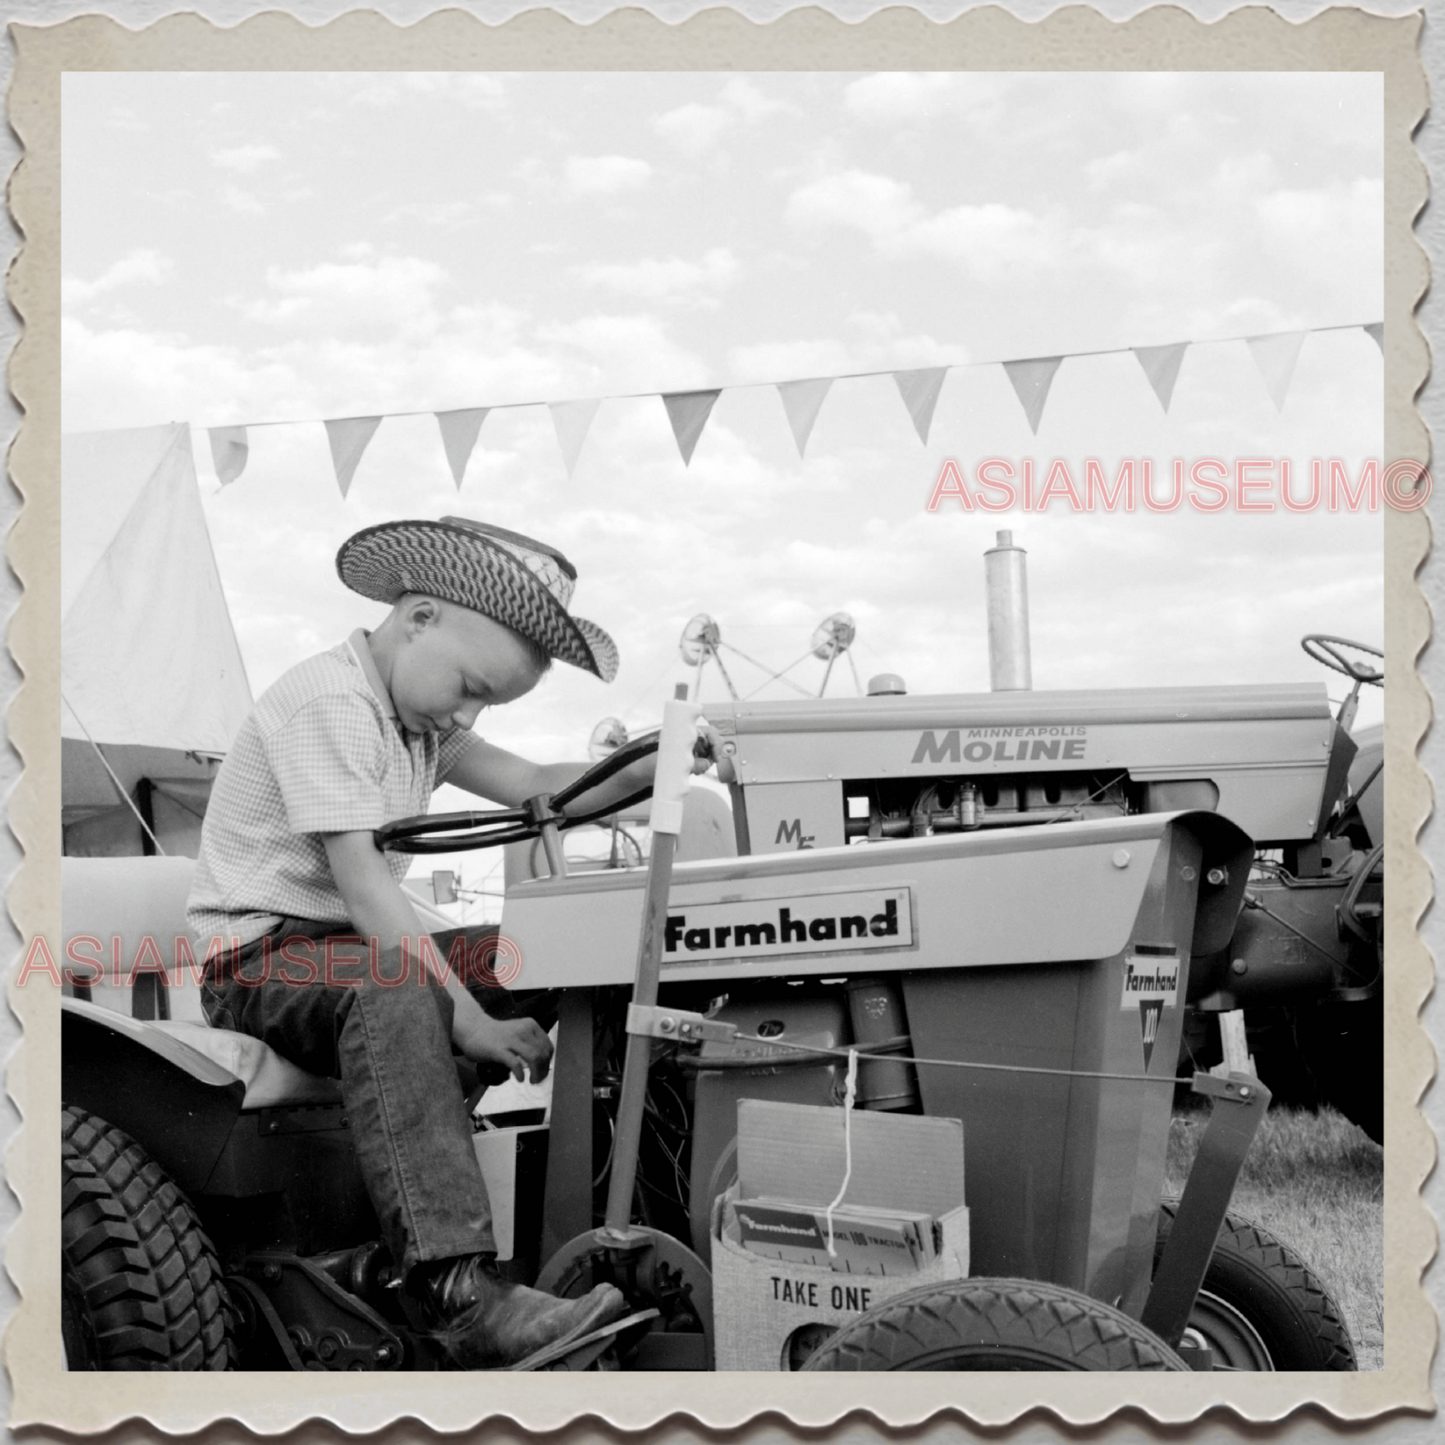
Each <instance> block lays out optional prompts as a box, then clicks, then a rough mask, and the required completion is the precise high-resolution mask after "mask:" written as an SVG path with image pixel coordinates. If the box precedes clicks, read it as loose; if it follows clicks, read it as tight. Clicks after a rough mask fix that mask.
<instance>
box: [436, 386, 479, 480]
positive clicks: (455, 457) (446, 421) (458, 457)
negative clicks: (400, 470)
mask: <svg viewBox="0 0 1445 1445" xmlns="http://www.w3.org/2000/svg"><path fill="white" fill-rule="evenodd" d="M490 410H491V407H488V406H472V407H467V408H466V409H465V410H464V411H439V412H437V414H436V419H437V425H438V426H439V427H440V428H441V430H442V447H443V448H444V449H445V451H446V454H447V465H448V466H449V467H450V468H451V469H452V480H453V481H454V482H455V483H456V484H457V491H461V489H462V477H463V476H465V475H466V470H467V463H468V462H469V461H470V460H471V456H472V450H473V448H475V446H476V444H477V433H478V432H480V431H481V429H482V423H483V422H484V421H486V419H487V413H488V412H489V411H490Z"/></svg>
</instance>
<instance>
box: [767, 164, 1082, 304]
mask: <svg viewBox="0 0 1445 1445" xmlns="http://www.w3.org/2000/svg"><path fill="white" fill-rule="evenodd" d="M787 216H788V219H789V220H790V221H792V222H793V223H794V224H795V225H800V226H813V227H823V226H842V227H846V228H849V229H852V230H857V231H861V232H862V233H863V234H864V235H866V236H868V237H869V238H870V239H871V240H872V241H873V243H874V245H875V246H876V247H877V249H878V250H879V251H880V252H882V253H883V254H884V255H885V256H889V257H892V258H905V257H911V256H937V257H939V258H941V259H943V260H947V261H953V262H955V263H957V264H958V265H960V266H962V267H963V268H964V269H965V270H967V271H969V272H971V273H973V274H974V275H976V276H980V277H985V278H986V277H990V276H993V275H995V274H996V273H998V272H1000V271H1002V270H1004V269H1006V268H1013V267H1018V266H1054V265H1057V264H1058V262H1059V261H1061V260H1062V259H1063V256H1064V252H1065V250H1066V249H1067V247H1066V244H1065V238H1064V236H1063V235H1062V234H1061V231H1060V228H1059V227H1058V226H1057V225H1056V224H1055V223H1052V222H1050V221H1047V220H1045V219H1042V218H1040V217H1038V216H1036V215H1034V214H1033V213H1032V212H1031V211H1028V210H1025V209H1023V208H1021V207H1017V206H1009V205H1005V204H1003V203H1002V202H998V201H989V202H986V203H985V204H983V205H962V206H951V207H949V208H947V209H945V210H942V211H937V212H934V213H930V212H929V211H928V210H927V209H926V208H925V207H924V206H923V205H921V204H920V203H919V202H918V201H916V200H915V199H914V197H913V191H912V188H911V187H910V186H909V185H907V184H906V183H905V182H903V181H896V180H893V179H892V178H891V177H889V176H880V175H875V174H872V173H870V172H867V171H860V170H848V171H842V172H838V173H835V174H833V175H829V176H823V177H821V178H820V179H818V180H816V181H811V182H809V183H808V184H807V185H805V186H803V187H801V188H800V189H799V190H797V191H795V192H794V193H793V195H792V197H791V198H790V199H789V201H788V207H787Z"/></svg>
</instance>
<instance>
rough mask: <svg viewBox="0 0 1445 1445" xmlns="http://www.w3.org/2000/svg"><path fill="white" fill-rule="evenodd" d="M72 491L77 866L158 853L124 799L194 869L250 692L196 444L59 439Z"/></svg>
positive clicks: (64, 614) (66, 538)
mask: <svg viewBox="0 0 1445 1445" xmlns="http://www.w3.org/2000/svg"><path fill="white" fill-rule="evenodd" d="M60 486H61V529H60V617H61V625H60V652H61V665H60V677H61V684H60V686H61V707H60V712H61V725H60V732H61V739H62V742H61V794H62V803H63V807H64V821H65V839H66V841H65V851H66V852H67V853H127V852H132V853H133V852H141V851H143V850H144V851H149V849H150V844H149V840H147V839H145V838H144V834H143V832H142V830H141V827H140V824H139V822H138V821H137V819H136V816H135V811H134V810H133V809H132V808H131V807H130V805H129V804H128V803H126V801H125V799H124V798H123V797H122V796H121V794H122V790H123V791H124V792H125V793H126V794H128V795H130V797H131V801H132V802H134V803H136V804H137V806H138V807H139V809H140V811H141V812H142V813H143V814H146V815H147V816H148V818H149V820H150V821H151V826H152V829H153V831H154V832H155V833H156V835H157V837H158V838H159V839H160V842H161V846H162V847H163V848H164V849H165V851H167V852H182V853H191V854H194V852H195V843H196V841H197V839H198V836H199V828H200V816H201V814H202V813H203V812H204V810H205V801H206V798H207V796H208V795H209V791H210V780H211V778H213V777H214V775H215V771H216V767H217V766H218V759H219V758H220V757H221V756H222V755H223V754H224V753H225V752H226V750H227V749H228V748H229V747H230V745H231V740H232V738H233V737H234V736H235V733H236V729H237V728H238V727H239V726H240V725H241V722H242V720H243V719H244V718H245V716H246V714H247V712H248V711H249V710H250V707H251V689H250V685H249V684H248V683H247V681H246V670H245V667H244V665H243V664H242V662H241V652H240V648H239V647H238V646H237V644H236V634H235V631H234V629H233V628H232V626H231V617H230V613H229V612H228V611H227V609H226V600H225V597H224V595H223V593H222V591H221V579H220V574H219V573H218V571H217V569H216V560H215V556H214V554H213V553H212V551H211V539H210V535H209V533H208V532H207V531H206V519H205V514H204V513H203V512H202V510H201V500H200V495H199V493H198V491H197V489H196V469H195V462H194V459H193V457H192V455H191V436H190V429H189V428H188V427H187V426H185V425H184V424H175V425H170V426H158V427H145V428H140V429H136V430H129V431H111V432H81V433H75V434H72V435H70V436H66V437H63V438H62V449H61V475H60ZM112 773H113V774H114V775H115V776H114V777H112V776H111V774H112ZM117 780H118V782H119V786H117ZM143 840H144V841H143Z"/></svg>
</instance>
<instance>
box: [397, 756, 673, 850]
mask: <svg viewBox="0 0 1445 1445" xmlns="http://www.w3.org/2000/svg"><path fill="white" fill-rule="evenodd" d="M698 741H699V743H701V742H702V740H701V739H699V740H698ZM657 742H658V735H657V734H656V733H654V734H652V735H651V736H650V737H640V738H634V739H633V740H632V741H631V742H629V743H623V745H622V746H621V747H620V748H618V749H617V751H616V752H614V753H612V754H610V755H609V756H608V757H605V758H603V759H602V761H601V762H600V763H596V764H594V765H593V766H592V767H590V768H588V769H587V771H586V772H585V773H583V774H582V776H581V777H579V778H574V779H573V780H572V782H570V783H568V784H567V786H566V787H565V788H562V789H561V790H559V791H558V792H556V793H553V794H552V795H551V796H550V797H548V796H547V795H545V794H544V795H543V796H542V797H540V798H529V799H528V800H527V803H526V805H525V806H524V807H521V808H491V809H483V810H473V809H468V810H466V811H465V812H461V813H421V814H419V815H417V816H415V817H411V818H398V819H396V820H395V821H394V822H391V823H386V824H384V825H383V826H382V827H380V828H378V829H376V831H375V832H374V833H373V834H372V837H373V838H374V839H375V841H376V846H377V847H378V848H380V849H381V850H382V851H383V852H387V851H389V852H392V853H456V852H461V851H463V850H466V849H469V848H495V847H497V846H498V845H499V844H502V843H521V842H524V841H525V840H526V839H528V838H536V837H538V836H540V834H541V831H542V825H543V824H544V823H555V824H556V825H557V827H558V828H575V827H577V826H578V824H580V823H591V822H595V821H596V820H597V819H598V818H605V817H607V816H609V815H610V814H612V813H617V812H620V811H621V810H622V809H623V808H628V807H631V806H632V804H634V803H640V802H642V801H643V799H645V798H650V797H651V796H652V788H651V787H650V786H649V787H646V788H642V789H640V790H639V791H638V792H636V793H633V794H631V796H629V797H626V798H623V799H621V800H620V801H618V802H615V803H609V804H608V805H607V806H606V807H605V808H596V809H593V810H592V811H591V812H586V813H568V814H564V813H563V812H562V809H563V808H565V807H566V806H567V804H568V803H570V802H572V801H574V800H575V799H577V798H580V797H582V795H583V794H584V793H589V792H591V791H592V789H593V788H595V787H597V785H598V784H599V783H604V782H606V781H607V779H608V778H610V777H612V775H613V774H614V773H619V772H621V771H622V769H623V768H626V767H630V766H631V765H632V764H633V763H635V762H637V761H638V760H639V759H640V758H645V757H647V756H648V754H649V753H655V752H656V751H657Z"/></svg>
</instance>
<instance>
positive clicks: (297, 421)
mask: <svg viewBox="0 0 1445 1445" xmlns="http://www.w3.org/2000/svg"><path fill="white" fill-rule="evenodd" d="M1381 324H1382V323H1381V322H1377V321H1376V322H1364V321H1343V322H1338V323H1336V324H1335V325H1333V326H1303V327H1296V328H1292V329H1291V330H1288V331H1263V332H1256V333H1254V334H1253V335H1240V336H1210V337H1203V338H1200V339H1199V340H1193V341H1176V342H1169V343H1167V344H1168V345H1171V346H1221V345H1225V344H1228V343H1230V342H1235V341H1265V340H1268V339H1269V338H1271V337H1275V336H1294V335H1298V334H1299V333H1301V332H1303V333H1304V334H1305V335H1307V336H1308V335H1313V334H1314V333H1315V332H1318V331H1354V330H1356V329H1361V330H1362V329H1363V328H1364V327H1365V326H1367V325H1371V326H1378V325H1381ZM1142 349H1144V348H1136V347H1133V346H1104V347H1099V348H1097V349H1095V350H1092V351H1066V352H1063V353H1061V354H1060V357H1059V359H1060V360H1061V361H1067V360H1070V359H1071V358H1074V357H1085V356H1121V355H1123V354H1124V353H1125V352H1130V351H1135V350H1142ZM1149 349H1159V350H1162V349H1163V348H1162V347H1160V348H1149ZM1045 359H1051V358H1046V357H1045V356H1043V355H1041V354H1039V353H1035V354H1034V355H1033V356H1026V357H1016V358H1011V359H1006V358H1003V357H995V358H992V359H990V360H985V361H945V362H940V363H938V364H937V367H936V368H925V369H936V370H939V371H965V370H976V369H978V368H980V367H985V366H1007V365H1009V364H1010V360H1015V361H1042V360H1045ZM898 369H899V368H897V367H889V368H888V369H886V370H884V371H842V372H838V373H837V374H836V375H835V376H834V377H833V378H832V379H833V380H834V381H864V380H870V379H872V378H874V377H880V376H892V375H893V373H894V372H895V371H897V370H898ZM809 379H812V378H809ZM790 384H791V383H789V382H783V381H735V382H723V383H719V384H718V385H716V386H708V387H694V388H689V390H692V391H717V392H723V391H752V390H759V389H761V388H763V387H770V386H787V385H790ZM669 394H671V393H668V392H667V391H666V390H657V389H653V390H651V391H623V392H615V393H609V394H608V395H605V396H593V397H586V398H577V400H587V401H596V402H599V403H600V402H604V401H643V400H647V399H650V398H651V397H654V396H666V395H669ZM552 404H553V403H552V402H548V401H499V402H492V403H490V404H489V405H488V406H487V408H486V410H488V411H513V410H517V409H519V408H521V407H524V406H551V405H552ZM439 410H441V411H446V410H457V408H447V407H440V408H438V407H426V408H424V409H422V410H419V411H384V412H373V413H369V414H368V415H367V416H366V417H363V416H360V415H356V416H345V417H331V418H330V420H332V421H363V420H369V419H370V417H371V416H380V417H413V416H435V415H436V413H437V412H438V411H439ZM321 420H323V418H320V417H314V418H307V417H281V418H275V419H272V420H268V421H248V422H230V423H227V424H226V425H227V426H230V427H245V428H251V427H263V426H304V425H306V424H307V423H308V422H310V421H321ZM223 429H224V428H223V427H222V426H218V425H212V426H208V427H206V428H205V430H208V431H219V430H223Z"/></svg>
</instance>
